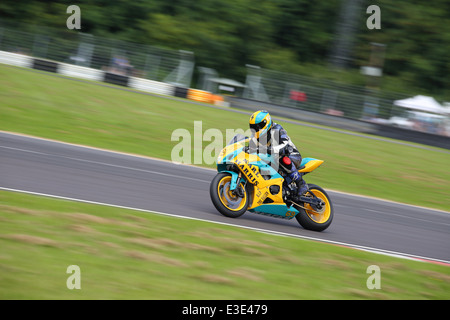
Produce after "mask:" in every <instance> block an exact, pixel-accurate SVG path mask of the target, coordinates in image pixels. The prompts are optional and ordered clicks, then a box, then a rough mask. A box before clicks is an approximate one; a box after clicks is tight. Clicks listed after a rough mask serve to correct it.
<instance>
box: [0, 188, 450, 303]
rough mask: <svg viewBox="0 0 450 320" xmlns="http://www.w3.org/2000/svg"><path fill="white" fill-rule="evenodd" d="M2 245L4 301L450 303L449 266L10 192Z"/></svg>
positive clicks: (2, 212)
mask: <svg viewBox="0 0 450 320" xmlns="http://www.w3.org/2000/svg"><path fill="white" fill-rule="evenodd" d="M0 248H1V250H0V299H167V300H171V299H182V300H183V299H213V300H215V299H226V300H231V299H254V300H260V299H275V300H278V299H284V300H290V299H450V268H448V267H446V266H440V265H435V264H430V263H422V262H416V261H410V260H404V259H399V258H394V257H389V256H383V255H378V254H373V253H368V252H363V251H358V250H354V249H349V248H344V247H339V246H332V245H328V244H322V243H318V242H313V241H306V240H300V239H294V238H289V237H281V236H275V235H268V234H264V233H259V232H255V231H250V230H245V229H240V228H237V227H231V226H223V225H216V224H211V223H207V222H201V221H193V220H186V219H181V218H173V217H167V216H162V215H158V214H151V213H145V212H140V211H133V210H125V209H118V208H113V207H107V206H100V205H92V204H84V203H78V202H72V201H65V200H55V199H48V198H45V197H38V196H31V195H25V194H20V193H13V192H7V191H0ZM70 265H77V266H79V267H80V272H81V273H80V280H81V282H80V283H81V289H79V290H77V289H73V290H69V289H68V288H67V286H66V281H67V279H68V277H69V276H70V274H67V273H66V270H67V268H68V266H70ZM371 265H377V266H379V268H380V272H381V273H380V276H381V278H380V279H381V289H374V290H369V289H368V288H367V286H366V281H367V279H368V277H369V276H370V275H371V274H367V273H366V271H367V268H368V267H369V266H371Z"/></svg>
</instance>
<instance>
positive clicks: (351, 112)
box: [243, 65, 407, 120]
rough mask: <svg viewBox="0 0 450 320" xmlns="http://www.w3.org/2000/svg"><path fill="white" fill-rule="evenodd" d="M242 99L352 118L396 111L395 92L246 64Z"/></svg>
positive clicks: (382, 114)
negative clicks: (394, 103) (245, 78)
mask: <svg viewBox="0 0 450 320" xmlns="http://www.w3.org/2000/svg"><path fill="white" fill-rule="evenodd" d="M243 97H244V98H247V99H253V100H258V101H263V102H268V103H273V104H276V105H281V106H288V107H295V108H299V109H303V110H307V111H313V112H322V113H328V114H332V115H337V116H345V117H348V118H352V119H362V120H369V119H374V118H383V119H388V118H390V117H391V116H393V115H395V114H396V113H398V112H400V110H399V109H397V110H396V108H395V107H394V106H393V102H394V100H397V99H403V98H406V97H407V96H406V95H404V94H399V93H392V92H385V91H380V90H373V89H368V88H365V87H362V86H353V85H344V84H339V83H336V82H333V81H329V80H319V79H314V78H311V77H305V76H300V75H295V74H288V73H283V72H278V71H273V70H267V69H262V68H259V67H255V66H251V65H247V80H246V88H245V90H244V94H243Z"/></svg>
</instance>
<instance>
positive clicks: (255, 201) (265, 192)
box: [248, 178, 284, 210]
mask: <svg viewBox="0 0 450 320" xmlns="http://www.w3.org/2000/svg"><path fill="white" fill-rule="evenodd" d="M264 181H267V183H266V184H265V185H264V186H263V187H261V186H260V185H258V186H254V188H253V195H252V197H251V200H252V201H251V203H250V205H249V207H248V209H249V210H250V209H253V208H255V207H258V206H260V205H262V204H263V202H264V200H266V199H267V198H269V199H271V200H272V201H273V202H271V204H284V201H283V197H282V191H281V190H282V184H283V178H278V179H272V180H264ZM271 186H278V187H279V190H280V191H279V192H278V193H277V194H274V195H272V194H271V193H270V191H269V188H270V187H271Z"/></svg>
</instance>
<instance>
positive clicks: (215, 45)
mask: <svg viewBox="0 0 450 320" xmlns="http://www.w3.org/2000/svg"><path fill="white" fill-rule="evenodd" d="M352 1H353V2H354V3H355V4H356V3H358V5H359V9H358V10H357V12H356V15H355V16H354V17H353V19H356V21H355V23H354V24H353V25H354V28H355V30H354V32H353V33H352V37H354V41H353V45H352V48H350V49H351V50H350V58H351V63H350V64H349V65H348V67H347V68H345V69H343V70H341V69H335V68H333V67H332V66H331V65H330V61H329V57H330V52H331V50H332V46H333V41H334V40H335V39H336V30H337V28H338V26H339V23H342V19H345V15H344V16H343V15H342V8H343V5H344V3H345V2H347V4H349V2H350V7H351V5H352V3H351V2H352ZM71 4H76V5H78V6H79V7H80V9H81V30H80V31H82V32H86V33H90V34H93V35H97V36H104V37H110V38H111V37H113V38H117V39H121V40H126V41H130V42H137V43H143V44H149V45H153V46H160V47H165V48H170V49H176V50H179V49H181V50H188V51H192V52H194V53H195V62H196V65H197V66H204V67H209V68H213V69H216V70H217V71H218V72H219V74H220V75H221V76H223V77H229V78H234V79H236V80H241V81H242V79H243V78H244V77H245V74H246V69H245V65H246V64H251V65H257V66H260V67H262V68H268V69H273V70H278V71H283V72H290V73H297V74H303V75H308V76H312V77H315V78H328V79H332V80H336V81H340V82H345V83H349V84H359V85H364V84H365V83H366V79H365V78H364V76H362V75H361V74H360V72H359V69H360V67H361V66H364V65H367V64H368V63H369V57H370V52H371V51H370V50H371V46H370V43H373V42H376V43H381V44H383V45H385V59H384V68H383V78H382V81H381V82H380V86H381V88H382V89H388V90H392V91H396V90H401V91H409V92H411V93H414V92H416V93H417V94H429V95H434V96H438V97H441V98H442V99H446V100H447V101H448V100H450V93H449V88H450V53H449V52H450V23H449V19H448V12H450V1H448V0H432V1H427V2H426V1H422V0H396V1H389V0H377V1H368V0H327V1H309V0H259V1H254V0H195V1H193V0H147V1H146V0H134V1H126V0H116V1H109V0H108V1H107V0H77V1H55V2H49V1H37V0H21V1H20V3H17V1H13V0H2V1H1V2H0V18H1V19H5V20H6V21H14V24H15V25H16V26H18V27H21V28H24V29H26V28H34V26H46V27H50V28H66V19H67V17H68V14H67V13H66V8H67V7H68V6H69V5H71ZM369 5H378V6H379V7H380V9H381V29H374V30H369V29H368V28H367V26H366V19H367V18H368V16H369V15H368V14H367V13H366V8H367V7H368V6H369Z"/></svg>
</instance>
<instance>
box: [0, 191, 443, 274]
mask: <svg viewBox="0 0 450 320" xmlns="http://www.w3.org/2000/svg"><path fill="white" fill-rule="evenodd" d="M0 190H4V191H10V192H20V193H26V194H31V195H36V196H44V197H50V198H55V199H60V200H69V201H76V202H81V203H87V204H94V205H102V206H108V207H113V208H120V209H126V210H135V211H140V212H146V213H155V214H159V215H164V216H168V217H175V218H181V219H188V220H195V221H202V222H208V223H214V224H220V225H225V226H231V227H238V228H242V229H248V230H253V231H257V232H263V233H268V234H273V235H279V236H286V237H293V238H299V239H304V240H312V241H317V242H322V243H328V244H333V245H339V246H343V247H348V248H352V249H358V250H363V251H368V252H372V253H377V254H383V255H388V256H393V257H398V258H403V259H411V260H416V261H421V262H432V263H438V264H443V265H448V266H450V261H445V260H440V259H434V258H428V257H423V256H417V255H411V254H407V253H402V252H395V251H389V250H384V249H377V248H371V247H365V246H360V245H355V244H350V243H344V242H339V241H332V240H326V239H320V238H315V237H308V236H303V235H297V234H291V233H285V232H279V231H273V230H267V229H260V228H254V227H248V226H242V225H237V224H231V223H225V222H219V221H211V220H207V219H200V218H194V217H186V216H181V215H177V214H173V213H167V212H159V211H153V210H146V209H140V208H133V207H126V206H120V205H114V204H109V203H102V202H97V201H91V200H84V199H77V198H71V197H64V196H58V195H53V194H46V193H40V192H34V191H27V190H19V189H12V188H5V187H0Z"/></svg>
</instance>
